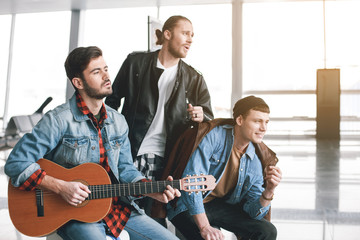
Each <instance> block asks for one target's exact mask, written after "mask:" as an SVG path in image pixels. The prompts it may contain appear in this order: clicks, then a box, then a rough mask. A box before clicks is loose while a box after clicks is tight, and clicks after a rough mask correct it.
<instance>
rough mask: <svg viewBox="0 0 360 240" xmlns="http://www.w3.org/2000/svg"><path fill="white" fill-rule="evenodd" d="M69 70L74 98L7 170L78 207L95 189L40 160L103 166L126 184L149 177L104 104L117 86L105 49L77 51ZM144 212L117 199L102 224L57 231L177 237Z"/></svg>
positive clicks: (46, 120)
mask: <svg viewBox="0 0 360 240" xmlns="http://www.w3.org/2000/svg"><path fill="white" fill-rule="evenodd" d="M65 69H66V74H67V76H68V78H69V80H70V81H71V83H72V84H73V86H74V88H75V90H76V91H75V93H74V95H73V97H72V98H71V99H70V100H69V101H67V102H66V103H65V104H63V105H60V106H58V107H56V108H55V109H54V110H52V111H49V112H48V113H46V114H45V115H44V117H43V118H42V119H41V120H40V121H39V123H38V124H37V125H36V126H35V127H34V129H33V131H32V132H31V133H28V134H26V135H24V137H23V138H22V139H21V140H20V141H19V142H18V144H17V145H16V146H15V147H14V149H13V151H12V152H11V154H10V155H9V157H8V160H7V162H6V165H5V172H6V174H7V175H8V176H9V177H10V178H11V183H12V184H13V186H15V187H19V188H20V189H22V190H34V189H35V188H40V189H45V190H50V191H53V192H55V193H57V194H60V195H61V197H62V198H63V199H64V201H66V202H67V203H68V204H70V205H73V206H75V207H76V206H77V205H78V204H81V203H82V202H83V201H84V200H85V199H86V198H87V197H88V194H89V193H90V190H89V188H88V187H87V186H86V185H84V184H83V183H81V182H72V181H63V180H61V179H58V178H54V177H52V176H49V175H48V174H46V171H45V170H43V169H41V167H40V165H39V164H38V163H37V160H38V159H40V158H46V159H48V160H51V161H53V162H55V163H57V164H59V165H61V166H63V167H66V168H71V167H74V166H77V165H79V164H82V163H86V162H93V163H97V164H100V165H101V166H102V167H104V169H105V170H106V171H107V172H108V173H109V174H110V175H111V174H113V176H115V177H116V179H117V181H119V182H122V183H130V182H137V181H145V179H144V177H143V176H142V174H141V173H140V172H139V171H138V170H137V169H136V168H135V167H134V165H133V160H132V157H131V152H130V144H129V140H128V137H127V134H128V126H127V124H126V121H125V118H124V117H123V116H122V115H121V114H120V113H118V112H117V111H115V110H113V109H111V108H109V107H108V106H106V105H105V104H104V103H103V98H104V97H106V96H108V95H110V94H111V93H112V88H111V81H110V80H109V73H108V67H107V65H106V63H105V61H104V59H103V57H102V51H101V50H100V49H99V48H98V47H87V48H84V47H79V48H76V49H74V50H73V51H72V52H71V53H70V54H69V55H68V57H67V59H66V61H65ZM169 180H171V177H169ZM146 195H148V196H150V197H152V198H154V199H157V200H160V201H162V202H165V203H167V202H168V201H169V200H172V199H173V198H174V197H176V196H180V192H179V191H178V190H177V189H173V188H172V187H170V186H167V189H166V190H165V191H164V192H163V193H151V194H146ZM138 210H139V209H138V207H137V205H136V204H135V203H134V202H133V201H129V202H127V203H125V202H123V201H122V200H121V199H120V198H119V197H114V198H113V199H112V206H111V208H110V210H109V212H108V214H107V215H106V216H105V217H104V218H103V220H102V221H100V222H95V223H84V222H79V221H75V220H73V221H69V222H68V223H66V224H65V225H63V226H62V227H61V228H59V229H58V231H57V232H58V234H59V235H60V236H61V237H62V238H63V239H79V240H83V239H87V240H89V239H90V240H99V239H104V240H105V239H106V234H109V233H110V234H112V235H113V236H115V237H118V236H119V234H120V232H121V231H122V229H124V228H125V229H126V230H127V231H128V233H129V235H130V237H131V238H136V239H148V238H147V237H149V238H151V239H177V238H176V237H175V235H173V234H172V233H171V232H169V231H168V230H167V229H165V228H164V227H162V226H161V225H160V224H158V223H157V222H155V221H154V220H153V219H151V218H150V217H148V216H147V215H145V214H144V213H143V212H142V211H141V210H140V211H138ZM39 228H41V226H39ZM145 236H146V237H145Z"/></svg>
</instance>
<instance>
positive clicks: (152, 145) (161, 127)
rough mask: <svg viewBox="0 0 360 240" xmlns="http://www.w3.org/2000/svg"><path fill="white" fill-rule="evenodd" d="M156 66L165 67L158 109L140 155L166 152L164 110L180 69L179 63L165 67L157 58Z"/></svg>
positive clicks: (161, 78) (160, 81)
mask: <svg viewBox="0 0 360 240" xmlns="http://www.w3.org/2000/svg"><path fill="white" fill-rule="evenodd" d="M156 67H158V68H161V69H164V72H163V73H162V74H161V76H160V78H159V82H158V88H159V101H158V105H157V110H156V114H155V117H154V119H153V121H152V123H151V125H150V127H149V129H148V131H147V133H146V135H145V137H144V140H143V141H142V143H141V145H140V148H139V152H138V154H137V155H138V156H140V155H143V154H146V153H153V154H156V155H158V156H161V157H164V153H165V143H166V128H165V121H164V110H165V103H166V102H167V100H168V99H169V97H170V94H171V92H172V90H173V88H174V84H175V78H176V73H177V69H178V64H176V65H174V66H172V67H169V68H165V67H164V66H163V65H162V64H161V63H160V61H159V59H158V60H157V65H156Z"/></svg>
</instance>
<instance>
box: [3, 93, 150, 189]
mask: <svg viewBox="0 0 360 240" xmlns="http://www.w3.org/2000/svg"><path fill="white" fill-rule="evenodd" d="M105 107H106V111H107V115H108V118H107V119H105V121H104V125H103V128H102V129H101V135H102V138H103V144H104V148H105V151H106V154H107V157H108V162H109V165H110V168H111V170H112V171H113V173H114V175H115V176H116V177H117V179H118V180H119V181H120V182H126V183H127V182H136V181H139V180H140V179H142V178H144V177H143V176H142V174H141V173H140V172H139V171H138V170H137V169H136V168H135V167H134V165H133V160H132V157H131V152H130V143H129V139H128V136H127V135H128V126H127V123H126V121H125V118H124V117H123V115H121V114H120V113H118V112H117V111H115V110H113V109H112V108H110V107H107V106H105ZM39 158H46V159H48V160H52V161H53V162H55V163H57V164H59V165H61V166H63V167H66V168H70V167H74V166H77V165H79V164H82V163H86V162H94V163H99V162H100V149H99V136H98V132H97V129H96V127H95V126H94V125H93V123H92V121H91V120H90V119H89V118H88V116H86V115H84V114H83V113H82V112H81V111H80V110H79V108H78V107H77V104H76V97H75V94H74V95H73V97H72V98H71V99H70V100H69V101H67V102H66V103H65V104H62V105H60V106H58V107H56V108H55V109H54V110H51V111H49V112H47V113H46V114H45V115H44V116H43V118H42V119H41V120H40V121H39V123H38V124H37V125H36V126H35V127H34V129H33V130H32V132H31V133H27V134H25V135H24V136H23V137H22V138H21V140H20V141H19V142H18V143H17V144H16V146H15V147H14V149H13V150H12V152H11V154H10V155H9V157H8V159H7V161H6V164H5V173H6V174H7V175H8V176H9V177H10V178H11V183H12V184H13V185H14V186H16V187H18V186H20V185H22V184H23V183H24V182H25V180H26V179H28V178H29V177H30V176H31V175H32V174H33V173H34V172H35V171H36V170H38V169H39V168H40V166H39V164H37V163H36V161H37V160H38V159H39Z"/></svg>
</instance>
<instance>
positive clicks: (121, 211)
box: [20, 93, 146, 237]
mask: <svg viewBox="0 0 360 240" xmlns="http://www.w3.org/2000/svg"><path fill="white" fill-rule="evenodd" d="M76 102H77V106H78V108H79V109H80V111H82V113H83V114H85V115H87V116H88V117H89V118H90V119H91V121H92V122H93V123H94V125H95V126H96V128H97V130H98V134H99V147H100V165H101V166H103V167H104V168H105V170H106V171H107V172H108V173H109V172H110V167H109V163H108V158H107V156H106V154H105V148H104V145H103V140H102V136H101V127H102V124H103V123H104V120H105V119H106V118H107V113H106V109H105V106H104V104H103V106H102V108H101V110H100V119H99V121H97V119H96V118H95V117H94V115H93V114H92V113H91V112H90V110H89V108H88V107H87V106H86V104H85V102H84V100H83V99H82V97H81V96H80V94H79V93H76ZM45 175H46V172H45V171H44V170H42V169H39V170H37V171H36V172H34V173H33V174H32V175H31V176H30V177H29V178H28V179H27V180H26V181H25V182H24V184H22V185H21V186H20V189H22V190H34V189H35V188H36V187H37V186H38V185H39V184H40V183H41V181H42V179H43V178H44V176H45ZM144 181H146V180H145V179H144ZM130 214H131V210H130V208H129V207H127V206H126V205H125V204H123V203H122V202H120V198H119V197H114V198H113V201H112V206H111V209H110V211H109V213H108V214H107V215H106V217H105V218H104V221H105V222H106V225H108V227H109V229H110V231H111V232H112V234H113V235H114V236H115V237H119V235H120V232H121V231H122V230H123V229H124V227H125V225H126V222H127V221H128V220H129V217H130Z"/></svg>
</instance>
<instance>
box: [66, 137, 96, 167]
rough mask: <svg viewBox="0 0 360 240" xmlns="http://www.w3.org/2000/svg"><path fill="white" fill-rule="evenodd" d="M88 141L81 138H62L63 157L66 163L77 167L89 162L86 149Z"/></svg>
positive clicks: (85, 138)
mask: <svg viewBox="0 0 360 240" xmlns="http://www.w3.org/2000/svg"><path fill="white" fill-rule="evenodd" d="M89 143H90V140H89V138H87V137H81V138H63V141H62V146H63V149H64V150H63V156H64V159H65V161H66V162H67V163H69V164H72V165H78V164H81V163H84V162H89V161H90V159H88V158H89V157H88V154H87V152H88V148H89Z"/></svg>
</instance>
